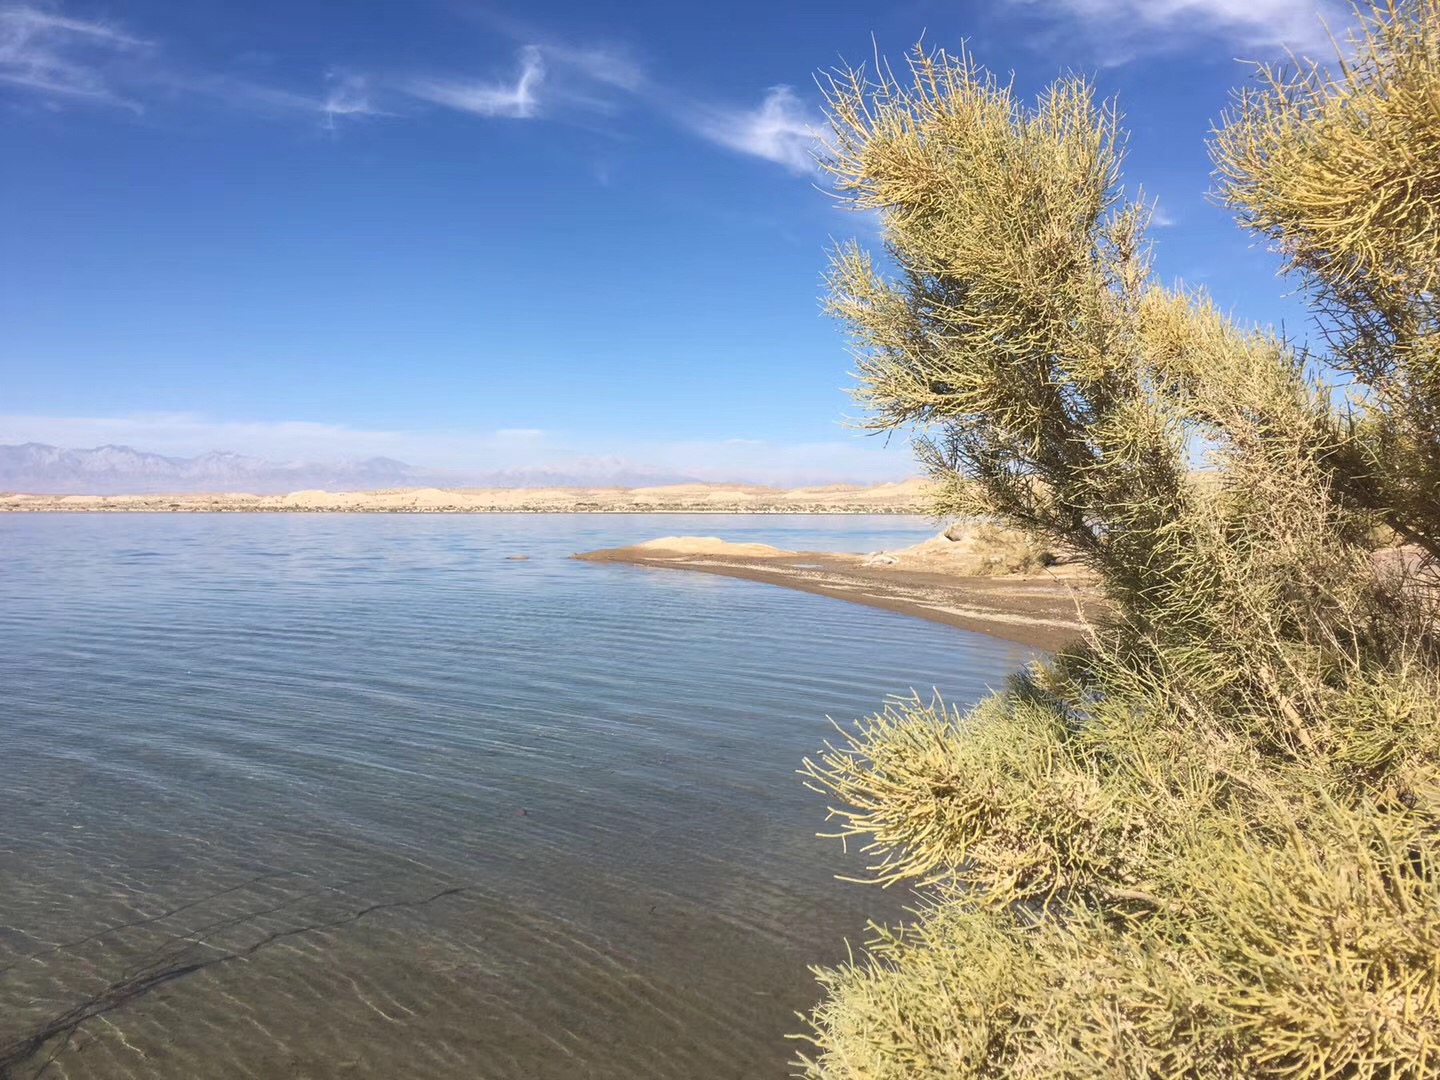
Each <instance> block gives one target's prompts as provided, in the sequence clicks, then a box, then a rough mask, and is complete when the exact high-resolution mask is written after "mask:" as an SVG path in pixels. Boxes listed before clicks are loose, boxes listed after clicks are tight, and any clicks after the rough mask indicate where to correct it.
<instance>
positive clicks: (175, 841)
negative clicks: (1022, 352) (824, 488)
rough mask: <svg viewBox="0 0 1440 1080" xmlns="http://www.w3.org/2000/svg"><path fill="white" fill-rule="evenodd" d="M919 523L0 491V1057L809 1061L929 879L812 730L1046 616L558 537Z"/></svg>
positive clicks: (674, 1067) (442, 1073) (542, 1063)
mask: <svg viewBox="0 0 1440 1080" xmlns="http://www.w3.org/2000/svg"><path fill="white" fill-rule="evenodd" d="M931 532H933V526H932V525H930V524H929V523H928V522H926V521H925V520H923V519H919V518H905V517H829V516H825V517H818V516H770V515H766V516H754V517H751V516H743V517H742V516H733V517H732V516H724V517H721V516H709V515H707V516H694V517H689V516H681V515H655V516H648V515H615V516H600V515H474V516H470V515H319V514H295V515H290V514H273V515H272V514H263V515H258V514H257V515H242V514H230V515H226V514H213V515H212V514H174V515H150V514H93V515H88V514H4V515H0V688H3V695H4V697H3V700H0V740H3V742H0V746H3V753H0V791H3V795H4V809H3V811H0V1078H4V1080H10V1078H21V1077H24V1078H30V1077H39V1076H44V1077H47V1078H48V1077H55V1078H74V1080H79V1078H86V1077H95V1078H99V1077H105V1078H120V1077H145V1078H151V1077H158V1078H177V1080H178V1078H192V1077H256V1078H272V1077H317V1078H318V1077H326V1078H328V1077H367V1078H368V1077H374V1078H385V1080H392V1078H400V1077H404V1078H418V1077H436V1078H456V1080H461V1078H464V1080H473V1078H489V1077H496V1078H500V1077H505V1078H509V1077H515V1078H521V1077H524V1078H545V1080H548V1078H581V1077H586V1078H591V1077H594V1078H612V1077H613V1078H631V1077H635V1078H639V1077H657V1078H659V1077H663V1078H679V1077H698V1078H704V1080H722V1078H729V1077H735V1078H740V1077H744V1078H747V1080H748V1078H755V1077H767V1076H773V1077H780V1076H785V1075H786V1074H787V1073H788V1072H789V1071H790V1070H789V1069H788V1067H787V1062H789V1061H790V1060H791V1059H793V1057H794V1055H795V1053H796V1051H797V1049H799V1047H798V1046H797V1044H795V1043H794V1042H793V1041H790V1040H787V1039H786V1038H785V1036H786V1034H787V1033H790V1032H795V1031H798V1030H800V1029H801V1026H802V1025H801V1024H800V1022H799V1020H798V1019H797V1018H796V1017H795V1012H796V1011H797V1010H805V1009H807V1008H808V1007H809V1006H810V1005H812V1004H813V1002H814V1000H815V998H816V996H817V992H816V988H815V984H814V982H813V979H812V977H811V975H810V974H809V972H808V971H807V965H808V964H812V963H829V962H835V961H837V960H839V959H842V958H843V957H844V955H845V941H846V939H849V940H850V941H852V942H856V943H859V942H861V941H863V940H864V938H865V937H866V931H865V926H866V920H867V918H869V917H877V918H882V919H892V918H895V917H896V916H897V915H899V913H900V912H901V911H902V909H903V906H904V904H905V903H906V900H907V898H906V897H905V896H904V894H903V893H901V892H899V891H897V890H894V889H891V890H880V889H878V888H877V887H874V886H863V885H856V884H849V883H845V882H840V881H836V880H835V878H834V876H835V875H836V874H844V873H849V874H855V873H856V872H858V871H859V870H860V868H861V867H862V865H863V863H862V861H861V860H860V859H859V858H857V857H856V856H854V855H853V854H852V855H850V856H846V855H845V853H844V852H843V851H842V850H841V849H840V846H839V844H838V842H836V841H834V840H822V839H817V838H816V836H815V834H816V832H817V831H823V830H824V828H825V820H824V819H825V801H824V799H823V798H822V797H821V796H819V795H817V794H815V793H813V792H810V791H807V790H805V788H804V787H803V786H802V784H801V782H800V779H799V777H797V776H796V773H795V770H796V768H797V767H798V766H799V765H800V762H801V759H802V758H803V757H804V756H805V755H806V754H810V753H813V752H814V751H815V750H816V749H817V748H818V747H819V746H820V745H821V744H822V743H823V741H824V740H825V739H826V738H827V735H828V734H829V733H830V731H831V728H830V726H829V723H828V721H827V719H826V717H827V715H829V716H833V717H834V718H835V719H836V720H837V721H842V722H848V721H850V720H851V719H853V718H855V717H857V716H860V715H863V714H865V713H867V712H870V711H873V710H874V709H875V708H876V707H877V706H878V705H880V704H881V702H882V701H883V699H884V697H885V696H886V695H887V694H892V693H897V692H905V691H908V690H909V689H910V688H912V687H914V688H918V689H921V690H922V691H923V692H924V693H926V694H927V695H928V694H929V692H930V689H931V688H932V687H934V688H938V689H939V690H940V691H941V692H942V693H943V694H944V695H945V696H946V697H947V698H948V699H951V700H954V701H956V702H969V701H973V700H975V699H977V698H978V697H980V696H981V695H982V694H983V693H984V692H985V690H986V688H987V687H990V686H996V685H998V684H999V683H1000V681H1001V680H1002V679H1003V677H1004V675H1005V674H1006V673H1007V672H1009V671H1011V670H1013V669H1014V668H1016V667H1017V666H1019V665H1020V664H1022V663H1023V662H1024V661H1025V660H1026V659H1027V658H1028V657H1029V656H1030V655H1031V654H1030V651H1029V650H1027V649H1025V648H1023V647H1021V646H1018V645H1012V644H1009V643H1006V642H1003V641H999V640H996V639H992V638H987V637H983V636H980V635H974V634H968V633H965V632H963V631H960V630H955V629H951V628H949V627H945V626H939V625H936V624H933V623H928V622H924V621H921V620H918V619H910V618H907V617H905V616H902V615H897V614H892V613H890V612H886V611H880V610H876V609H874V608H868V607H862V606H859V605H852V604H847V603H844V602H841V601H836V600H832V599H828V598H824V597H818V596H812V595H809V594H806V593H799V592H792V591H788V590H782V589H777V588H773V587H771V586H766V585H759V584H755V583H752V582H746V581H738V580H733V579H728V578H723V577H716V576H711V575H704V574H687V573H685V572H682V571H673V570H655V569H645V568H638V567H628V566H621V565H605V564H593V563H582V562H577V561H574V560H571V559H570V558H569V556H570V555H571V554H572V553H573V552H577V551H585V550H590V549H594V548H602V547H616V546H620V545H625V544H630V543H634V542H637V541H640V540H645V539H650V538H653V537H656V536H663V535H673V534H701V535H720V536H724V537H726V538H727V539H732V540H753V541H761V542H766V543H773V544H776V545H778V546H781V547H788V548H801V549H826V550H861V551H865V550H875V549H878V548H884V547H898V546H902V545H905V544H909V543H914V542H915V541H917V540H919V539H922V538H924V537H925V536H927V535H929V534H930V533H931ZM517 555H526V556H528V557H529V558H528V560H526V561H519V560H513V559H511V558H509V557H510V556H517Z"/></svg>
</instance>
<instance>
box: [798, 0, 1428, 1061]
mask: <svg viewBox="0 0 1440 1080" xmlns="http://www.w3.org/2000/svg"><path fill="white" fill-rule="evenodd" d="M1359 15H1360V19H1359V26H1358V29H1357V30H1356V31H1355V32H1354V34H1353V35H1352V37H1351V39H1350V41H1349V44H1348V47H1347V48H1348V53H1349V55H1348V56H1347V57H1346V58H1345V60H1344V62H1343V63H1341V64H1338V65H1334V66H1332V67H1330V68H1326V67H1321V66H1308V67H1303V68H1301V70H1300V71H1299V72H1298V73H1291V74H1285V73H1282V72H1279V71H1262V73H1261V82H1260V86H1259V88H1258V89H1253V90H1247V91H1245V92H1243V93H1242V94H1240V95H1239V96H1238V98H1237V101H1236V106H1235V109H1234V113H1233V115H1232V116H1230V117H1229V118H1228V119H1227V120H1226V121H1225V122H1224V123H1223V125H1222V126H1221V127H1220V129H1219V130H1218V131H1217V133H1216V136H1215V140H1214V144H1213V152H1214V154H1215V157H1216V162H1217V166H1218V169H1219V173H1220V176H1221V183H1220V189H1219V193H1218V194H1219V197H1220V198H1222V199H1223V200H1224V201H1226V202H1227V203H1228V204H1229V205H1231V206H1232V207H1234V208H1235V210H1236V211H1237V212H1238V214H1239V216H1240V220H1241V221H1242V223H1244V224H1245V225H1247V226H1248V227H1250V228H1252V229H1255V230H1256V231H1257V232H1259V233H1260V234H1263V235H1264V236H1266V237H1268V238H1270V239H1271V240H1272V241H1273V242H1274V243H1275V244H1276V245H1277V246H1278V247H1279V249H1280V250H1281V251H1282V252H1284V253H1285V255H1286V257H1287V258H1288V260H1289V263H1290V266H1291V268H1292V270H1293V271H1294V272H1295V273H1297V274H1298V275H1299V276H1300V278H1301V280H1302V281H1303V282H1304V283H1305V285H1306V287H1307V288H1308V289H1309V290H1310V293H1311V295H1312V296H1313V297H1314V298H1315V302H1316V310H1317V314H1318V317H1319V319H1320V320H1321V326H1322V329H1323V330H1324V331H1325V334H1324V337H1325V340H1326V341H1327V342H1328V343H1329V346H1330V351H1329V352H1328V353H1326V354H1325V355H1311V354H1309V353H1306V352H1305V351H1303V350H1300V349H1297V348H1296V347H1295V346H1293V345H1292V344H1291V343H1289V342H1287V341H1285V340H1282V339H1281V338H1279V337H1277V336H1275V335H1273V334H1271V333H1268V332H1266V331H1262V330H1256V329H1249V328H1244V327H1240V326H1237V325H1235V324H1234V323H1233V322H1231V321H1230V320H1229V319H1227V318H1225V317H1223V316H1222V315H1220V314H1219V313H1218V312H1217V310H1216V309H1215V307H1214V306H1213V305H1212V304H1211V303H1210V302H1209V301H1208V299H1207V298H1205V297H1204V296H1203V295H1200V294H1189V293H1180V292H1177V291H1175V290H1172V289H1168V288H1166V287H1164V286H1162V285H1161V284H1159V283H1158V282H1156V281H1155V280H1154V278H1153V276H1152V274H1151V272H1150V267H1149V264H1148V261H1147V246H1146V240H1145V225H1146V221H1147V218H1148V210H1147V207H1146V206H1145V204H1144V203H1143V202H1140V201H1137V200H1134V199H1131V198H1129V197H1127V196H1126V195H1125V193H1124V191H1123V190H1122V188H1121V186H1120V175H1121V165H1122V159H1123V153H1122V141H1123V140H1122V134H1121V131H1120V124H1119V118H1118V115H1117V113H1116V111H1115V109H1114V108H1113V106H1110V105H1107V104H1104V103H1101V102H1098V101H1097V100H1096V99H1095V96H1094V94H1093V92H1092V90H1091V88H1090V87H1089V86H1088V85H1087V84H1086V83H1085V82H1084V80H1082V79H1079V78H1066V79H1063V80H1061V81H1060V82H1058V83H1057V84H1055V85H1054V86H1053V87H1052V88H1051V89H1050V90H1049V91H1048V92H1047V93H1046V94H1044V95H1043V96H1042V97H1041V98H1040V100H1039V101H1038V102H1036V103H1035V104H1033V105H1025V104H1022V103H1021V102H1019V101H1017V100H1016V98H1015V96H1014V94H1013V92H1012V91H1011V89H1010V88H1009V87H1008V86H1005V85H1003V84H1001V83H999V82H998V81H996V80H995V79H994V78H993V77H991V76H990V75H988V74H987V73H985V72H984V71H983V70H982V69H981V68H980V67H979V66H978V65H977V64H975V62H974V61H973V60H972V59H971V58H970V57H969V56H968V55H961V56H958V57H952V56H947V55H946V54H944V53H939V52H925V51H921V50H917V51H916V53H915V54H914V55H913V57H912V59H911V61H910V65H909V73H908V78H907V79H906V81H904V82H902V81H900V80H899V79H898V78H897V77H895V76H894V75H893V74H892V73H891V71H890V69H889V68H883V69H882V71H881V73H880V74H878V75H877V76H873V77H867V76H866V75H865V73H863V72H861V71H843V72H839V73H837V74H836V75H835V76H834V77H833V78H832V79H831V82H830V84H829V102H830V114H831V121H832V126H833V129H834V138H833V140H832V143H831V152H830V156H829V157H828V159H827V160H826V162H825V165H826V167H827V168H828V169H829V171H830V173H831V175H832V176H833V178H834V182H835V187H836V189H837V191H838V193H839V194H840V195H841V196H842V197H843V198H845V199H847V200H849V202H850V203H851V205H853V206H855V207H856V208H859V209H865V210H872V211H875V212H877V213H878V214H879V215H880V216H881V218H882V220H883V223H884V235H885V249H886V256H887V260H888V263H889V264H892V265H891V266H890V267H886V266H884V265H883V264H882V262H881V261H877V260H876V259H875V258H873V257H872V256H871V255H869V254H868V253H866V252H864V251H862V250H861V249H860V248H858V247H857V246H850V247H846V248H842V249H841V250H839V251H838V252H837V253H836V255H835V258H834V261H833V264H832V267H831V272H830V306H831V309H832V311H833V312H834V313H835V314H836V315H838V316H839V317H840V318H841V319H842V320H843V321H844V322H845V323H846V324H847V325H848V327H849V329H850V331H851V333H852V335H853V340H854V346H855V353H856V358H857V365H858V373H859V380H860V382H859V388H858V394H859V397H860V398H861V400H862V401H863V402H864V404H865V405H866V406H867V408H868V414H869V417H870V420H869V423H870V424H871V425H872V426H873V427H874V428H876V429H877V430H895V429H909V428H915V429H918V430H919V432H920V435H919V438H918V440H917V446H918V450H919V454H920V457H921V460H922V461H923V462H924V463H925V465H926V466H927V468H928V470H929V472H930V473H931V475H932V476H933V477H934V479H935V480H936V481H937V488H938V491H939V495H938V497H937V506H936V511H937V513H941V514H946V515H965V514H969V515H984V516H986V517H988V518H991V519H994V520H996V521H998V522H999V523H1001V524H1002V525H1006V526H1010V527H1014V528H1019V529H1022V530H1024V531H1025V532H1026V533H1027V534H1028V535H1029V536H1030V537H1031V538H1032V540H1033V541H1034V542H1035V543H1036V544H1037V545H1042V546H1044V547H1047V548H1049V549H1051V550H1055V549H1059V550H1065V551H1068V552H1075V553H1077V555H1078V557H1080V558H1081V559H1083V560H1084V561H1085V562H1086V563H1087V564H1088V565H1089V566H1090V567H1091V568H1092V570H1093V571H1094V572H1095V574H1096V576H1097V577H1098V579H1099V581H1100V583H1101V586H1102V588H1103V589H1104V592H1105V595H1106V597H1107V599H1108V601H1109V608H1110V610H1111V612H1112V613H1113V614H1111V615H1110V616H1109V617H1108V618H1107V619H1106V620H1105V621H1104V622H1103V623H1101V624H1099V625H1097V626H1096V627H1095V628H1094V630H1093V632H1092V633H1091V634H1090V635H1089V636H1088V637H1087V639H1086V640H1084V641H1082V642H1078V643H1077V644H1075V645H1074V646H1073V647H1071V648H1068V649H1066V650H1063V651H1062V652H1060V653H1059V654H1058V655H1056V656H1055V657H1053V658H1052V659H1050V660H1048V661H1046V662H1044V663H1040V664H1037V665H1035V666H1034V667H1033V668H1032V669H1031V670H1029V671H1027V672H1026V673H1024V674H1022V675H1020V676H1018V677H1017V678H1016V679H1015V680H1013V682H1012V685H1011V686H1010V687H1009V688H1008V689H1006V690H1005V691H1004V692H1003V693H1000V694H997V695H995V696H994V697H992V698H991V699H989V700H987V701H986V702H984V703H982V704H981V705H980V706H979V707H978V708H976V709H975V710H973V711H972V712H970V713H969V714H968V715H960V714H957V713H956V712H954V711H953V710H950V709H948V708H946V707H945V706H944V705H943V703H940V702H930V703H926V702H921V701H919V700H901V701H895V702H892V703H891V704H889V705H888V706H887V707H886V708H885V709H884V710H883V711H882V712H880V713H879V714H877V715H876V716H873V717H870V718H869V719H867V720H863V721H861V722H860V723H858V724H857V725H856V726H855V728H854V729H853V730H850V731H848V732H846V733H845V735H844V738H843V739H841V740H840V741H839V742H838V743H837V744H835V745H831V746H827V747H826V748H825V749H824V750H823V751H822V752H821V753H819V754H818V755H817V756H816V757H815V758H814V759H813V760H809V761H807V762H806V764H805V769H804V773H805V775H806V777H807V781H808V782H809V783H810V784H811V785H812V786H814V787H816V788H818V789H819V790H821V791H824V792H825V793H827V794H828V795H829V796H830V797H831V798H832V801H833V804H834V805H833V810H832V813H833V814H834V815H835V816H836V819H837V820H838V822H839V828H838V835H841V836H843V837H845V838H847V839H852V838H853V839H856V840H858V841H859V843H860V844H861V846H862V848H863V849H864V850H865V852H866V854H867V855H868V856H869V860H870V875H871V877H872V878H873V879H874V880H877V881H880V882H883V883H887V884H894V883H908V884H910V885H912V886H914V887H918V888H919V889H920V891H921V896H922V901H921V903H920V906H919V907H918V908H917V910H916V912H915V916H914V920H913V922H912V923H911V924H910V925H907V926H904V927H898V928H886V929H880V930H877V936H876V938H875V940H874V941H872V942H871V943H870V945H869V948H868V951H867V952H866V953H865V954H864V955H863V956H861V957H860V958H858V959H856V960H855V961H853V962H852V963H850V964H847V965H844V966H841V967H839V968H835V969H829V970H823V971H820V972H819V973H818V974H819V978H820V982H821V985H822V987H823V988H824V990H825V994H826V996H825V998H824V1000H823V1001H822V1003H821V1004H820V1006H819V1007H818V1008H817V1009H816V1010H815V1012H814V1014H813V1015H812V1016H811V1018H810V1020H811V1025H812V1033H811V1035H810V1036H808V1037H809V1038H810V1040H811V1044H812V1045H811V1048H810V1050H809V1051H808V1052H807V1053H806V1054H803V1055H802V1056H801V1060H800V1062H799V1065H800V1067H801V1068H802V1070H803V1073H804V1075H806V1076H808V1077H812V1078H816V1080H819V1078H826V1080H852V1078H854V1080H858V1078H861V1077H863V1078H866V1080H888V1078H892V1077H894V1078H900V1077H919V1076H937V1077H953V1078H962V1077H967V1078H968V1077H1018V1078H1042V1077H1043V1078H1061V1077H1095V1078H1099V1077H1137V1078H1138V1077H1167V1078H1170V1077H1174V1078H1179V1077H1196V1078H1199V1077H1236V1078H1240V1077H1244V1078H1266V1077H1275V1078H1279V1077H1285V1078H1290V1080H1310V1078H1315V1080H1318V1078H1322V1077H1346V1078H1371V1077H1374V1078H1379V1077H1385V1078H1399V1077H1416V1078H1419V1077H1425V1076H1434V1075H1440V881H1437V878H1436V873H1437V870H1440V648H1437V646H1440V635H1437V632H1436V630H1437V622H1436V611H1435V607H1434V603H1433V598H1434V593H1435V590H1434V588H1433V587H1432V582H1433V580H1434V576H1433V573H1432V572H1431V571H1430V569H1429V568H1428V567H1429V563H1430V562H1431V561H1432V560H1433V559H1434V558H1435V557H1436V556H1437V555H1440V307H1437V305H1440V298H1437V290H1436V282H1437V278H1440V0H1393V2H1387V3H1373V4H1367V5H1363V6H1362V7H1361V9H1360V11H1359ZM1337 377H1344V378H1348V379H1350V380H1352V381H1353V383H1354V385H1355V386H1356V388H1357V390H1355V391H1353V392H1351V394H1350V396H1349V398H1348V399H1346V398H1344V397H1343V396H1342V394H1341V393H1340V391H1339V389H1338V388H1337V386H1336V385H1332V383H1331V382H1329V381H1327V380H1328V379H1332V378H1337ZM1199 448H1204V450H1205V453H1206V457H1207V468H1206V469H1205V470H1204V471H1203V472H1202V473H1200V474H1198V475H1197V474H1195V473H1192V472H1191V471H1190V470H1189V468H1188V466H1189V465H1190V463H1191V461H1192V458H1193V456H1194V455H1195V454H1196V453H1197V451H1198V449H1199ZM1389 537H1394V538H1399V539H1401V540H1403V541H1405V542H1406V543H1407V544H1408V545H1409V547H1408V548H1407V549H1406V552H1404V553H1401V554H1400V555H1393V554H1389V555H1387V554H1384V553H1381V552H1378V551H1377V548H1378V547H1379V545H1380V544H1382V543H1385V542H1387V538H1389Z"/></svg>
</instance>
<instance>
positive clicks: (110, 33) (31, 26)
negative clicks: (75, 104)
mask: <svg viewBox="0 0 1440 1080" xmlns="http://www.w3.org/2000/svg"><path fill="white" fill-rule="evenodd" d="M147 47H148V43H147V42H145V41H143V40H141V39H140V38H138V37H135V36H133V35H131V34H129V33H126V32H125V31H124V30H122V29H120V28H119V27H117V26H115V25H112V24H109V23H102V22H92V21H87V20H84V19H75V18H69V17H67V16H64V15H60V14H58V13H56V12H54V11H48V10H43V9H41V8H36V7H0V83H6V84H8V85H10V86H12V87H19V88H21V89H23V90H26V91H29V92H31V93H35V94H39V95H42V96H44V97H47V98H61V99H64V98H71V99H83V100H87V101H89V102H91V103H95V104H104V105H117V106H121V107H124V108H130V109H138V108H139V106H138V104H137V103H136V102H135V101H133V100H131V99H130V98H129V97H127V96H126V95H125V94H124V93H123V92H122V91H121V90H120V89H119V88H118V86H117V73H116V71H115V68H116V67H117V65H118V64H119V63H120V62H121V61H123V60H124V59H125V58H127V57H130V56H133V54H135V53H137V52H140V51H143V50H145V49H146V48H147Z"/></svg>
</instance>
